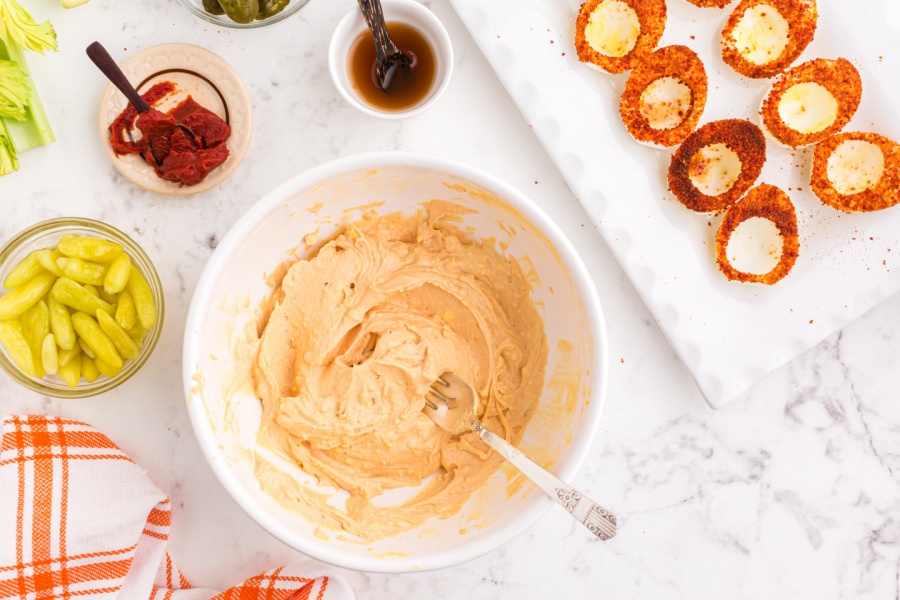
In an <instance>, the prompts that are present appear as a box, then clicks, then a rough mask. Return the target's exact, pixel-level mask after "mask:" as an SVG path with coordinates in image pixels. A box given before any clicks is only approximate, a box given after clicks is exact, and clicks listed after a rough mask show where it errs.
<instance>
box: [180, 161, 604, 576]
mask: <svg viewBox="0 0 900 600" xmlns="http://www.w3.org/2000/svg"><path fill="white" fill-rule="evenodd" d="M432 199H443V200H449V201H453V202H456V203H459V204H462V205H464V206H466V207H469V208H472V209H474V210H475V211H476V212H475V213H473V214H470V215H467V216H466V217H465V218H464V222H463V224H462V226H463V227H468V226H470V227H472V229H473V231H474V232H475V235H476V236H478V237H480V238H487V237H493V238H495V239H496V240H497V241H498V245H499V244H508V246H507V247H506V252H507V253H508V254H509V255H510V256H513V257H515V258H517V259H519V260H521V261H522V262H523V264H524V266H525V272H526V273H528V272H529V270H530V265H533V274H534V275H535V276H536V277H535V278H534V279H535V281H534V289H533V299H534V301H535V302H536V304H537V307H538V311H539V312H540V313H541V316H542V317H543V319H544V325H545V330H546V335H547V342H548V347H549V349H550V353H549V358H548V363H547V374H546V378H545V381H546V385H545V390H544V394H543V396H542V397H541V402H540V405H539V408H538V411H537V413H536V414H535V416H534V418H533V419H532V421H531V422H530V424H529V426H528V428H527V430H526V432H525V436H524V438H523V440H522V442H521V443H520V444H519V447H520V448H521V449H522V450H524V451H525V452H526V453H529V454H531V455H532V456H533V457H534V458H535V459H536V460H538V462H541V463H544V464H546V465H550V466H551V470H552V471H553V472H554V473H556V475H558V476H559V477H561V478H562V479H564V480H565V479H569V480H571V479H574V477H575V474H576V472H577V471H578V468H579V467H580V466H581V464H582V462H583V461H584V459H585V457H586V456H587V453H588V451H589V450H590V448H591V442H592V440H593V438H594V434H595V433H596V431H597V428H598V426H599V423H600V414H601V412H602V410H603V398H604V396H605V389H606V380H607V349H606V332H605V327H604V323H603V315H602V312H601V310H600V304H599V300H598V298H597V292H596V289H595V288H594V284H593V282H592V281H591V278H590V276H589V275H588V273H587V270H586V269H585V267H584V264H583V263H582V261H581V259H580V258H579V257H578V255H577V254H576V252H575V249H574V248H573V247H572V245H571V243H570V242H569V241H568V240H567V239H566V237H565V236H564V235H563V233H562V232H561V231H560V229H559V228H558V227H557V226H556V225H555V224H554V223H553V221H551V220H550V218H549V217H548V216H547V215H546V214H545V213H544V212H543V211H541V210H540V209H539V208H538V207H537V206H535V205H534V204H533V203H532V202H531V201H530V200H529V199H528V198H527V197H525V196H524V195H523V194H522V193H520V192H518V191H517V190H515V189H514V188H512V187H511V186H509V185H507V184H506V183H503V182H502V181H500V180H498V179H497V178H495V177H492V176H490V175H488V174H486V173H483V172H482V171H479V170H478V169H475V168H473V167H470V166H466V165H463V164H460V163H458V162H454V161H451V160H447V159H444V158H438V157H435V156H426V155H419V154H409V153H397V152H385V153H377V154H366V155H359V156H351V157H347V158H344V159H340V160H336V161H333V162H330V163H327V164H324V165H321V166H319V167H316V168H314V169H311V170H309V171H307V172H305V173H303V174H301V175H298V176H296V177H294V178H293V179H291V180H290V181H288V182H287V183H285V184H284V185H282V186H281V187H279V188H277V189H276V190H275V191H273V192H272V193H270V194H269V195H267V196H266V197H265V198H263V199H262V200H260V201H259V202H257V203H256V205H255V206H254V207H253V208H251V209H250V210H249V211H248V212H247V213H246V214H245V215H244V216H243V217H242V218H241V219H240V220H239V221H238V222H237V224H235V226H234V227H233V228H232V229H231V231H230V232H229V233H228V235H227V236H225V238H224V239H222V241H221V242H220V243H219V246H218V248H217V249H216V251H215V253H214V254H213V256H212V258H211V259H210V261H209V263H208V264H207V265H206V268H205V270H204V272H203V275H202V277H201V278H200V281H199V283H198V284H197V290H196V293H195V294H194V299H193V302H192V304H191V309H190V313H189V315H188V320H187V326H186V332H185V344H184V385H185V391H186V394H187V399H188V400H187V401H188V411H189V413H190V417H191V422H192V423H193V427H194V432H195V433H196V435H197V439H198V440H199V442H200V447H201V448H202V449H203V452H204V454H205V455H206V458H207V460H209V463H210V465H211V466H212V468H213V470H214V471H215V473H216V475H217V476H218V478H219V480H220V481H221V482H222V484H223V485H224V486H225V488H226V489H227V490H228V492H229V493H230V494H231V495H232V496H233V497H234V498H235V500H236V501H237V502H238V504H239V505H240V506H241V507H242V508H243V509H244V510H245V511H246V512H247V514H249V515H250V516H251V517H252V518H253V519H254V520H256V522H257V523H259V524H260V525H262V526H263V527H264V528H265V529H267V530H268V531H269V532H270V533H271V534H272V535H274V536H275V537H277V538H279V539H280V540H281V541H283V542H284V543H286V544H288V545H289V546H291V547H293V548H295V549H297V550H299V551H300V552H303V553H305V554H308V555H310V556H313V557H315V558H318V559H320V560H323V561H326V562H329V563H332V564H334V565H338V566H342V567H346V568H350V569H357V570H360V571H377V572H392V573H396V572H408V571H416V570H426V569H437V568H442V567H447V566H450V565H454V564H458V563H461V562H464V561H467V560H471V559H473V558H475V557H477V556H480V555H482V554H485V553H487V552H490V551H491V550H493V549H495V548H497V547H499V546H501V545H502V544H504V543H505V542H507V541H509V540H510V539H512V538H513V537H515V536H516V535H518V534H520V533H521V532H523V531H524V530H525V529H527V528H528V527H529V526H530V525H531V524H532V523H533V522H534V521H536V520H537V518H538V517H540V516H541V514H542V513H543V512H544V511H545V510H547V509H548V508H549V507H550V506H552V505H553V502H552V501H551V500H550V499H549V498H547V497H546V496H545V495H544V494H543V492H541V491H540V490H539V489H537V488H535V487H534V486H533V485H532V484H530V483H526V484H525V485H522V486H520V487H518V488H517V487H515V486H512V487H510V481H511V480H512V479H513V478H514V477H515V476H516V474H517V471H515V470H514V469H513V468H512V467H511V466H510V465H506V466H505V467H504V468H503V469H501V470H500V471H498V472H497V473H495V474H494V476H493V478H492V479H491V480H489V481H488V483H487V484H486V485H485V486H484V487H483V488H482V489H481V490H479V491H478V492H476V493H475V494H474V495H473V496H472V498H471V499H470V501H469V502H468V503H467V504H466V505H465V507H464V508H463V510H462V511H461V512H460V513H459V514H457V515H455V516H453V517H451V518H449V519H444V520H440V519H436V518H435V519H430V520H428V521H427V522H426V523H425V524H424V525H422V526H420V527H418V528H416V529H413V530H411V531H409V532H407V533H404V534H402V535H399V536H396V537H392V538H387V539H383V540H380V541H377V542H375V543H371V544H362V543H357V542H353V541H349V540H346V539H343V538H344V536H339V535H338V534H337V533H336V532H330V531H328V530H319V531H317V525H318V524H317V523H315V522H311V521H308V520H306V519H304V518H303V517H301V516H300V515H299V514H297V513H294V512H292V511H289V510H286V509H285V508H283V507H282V506H281V505H280V504H279V503H278V502H276V501H275V500H274V499H273V498H272V497H270V496H269V495H267V494H266V493H265V492H263V491H262V490H261V489H260V485H259V483H258V481H257V479H256V477H255V476H254V456H255V455H257V454H259V455H266V456H268V457H269V458H272V457H271V452H268V451H267V449H266V448H262V447H260V446H259V445H258V444H257V442H256V432H257V430H258V428H259V423H260V415H261V408H260V403H259V401H258V400H257V399H256V397H255V396H254V394H253V389H252V380H251V377H250V373H249V369H248V365H249V364H250V361H249V360H248V357H247V354H248V352H247V351H246V347H247V346H246V345H245V344H243V343H242V341H241V340H242V339H245V338H244V332H245V331H246V329H247V327H252V326H253V322H254V319H255V317H256V316H257V314H258V312H257V311H258V307H259V306H260V303H261V302H262V301H263V300H264V299H265V298H266V297H267V296H268V295H269V294H270V293H271V291H272V288H271V287H270V286H269V285H268V284H267V283H266V280H265V279H266V277H265V276H266V274H269V273H272V272H273V271H275V270H276V268H277V267H278V266H279V264H281V263H284V262H285V261H286V260H289V259H290V258H291V256H292V255H293V254H292V253H296V254H297V255H299V256H300V257H302V256H304V255H306V254H307V253H308V251H307V250H304V248H305V244H304V241H303V238H304V236H305V235H306V234H309V233H313V232H318V234H317V235H318V239H327V238H328V237H329V236H330V235H331V234H332V233H334V232H335V231H336V230H337V229H338V228H340V227H341V226H342V225H344V224H347V223H349V222H351V221H354V220H356V219H358V218H359V217H360V216H361V214H362V211H363V210H365V208H366V205H369V207H368V208H371V206H372V205H371V203H373V202H383V203H384V204H383V205H380V206H379V208H378V209H377V210H378V212H379V213H380V214H386V213H389V212H396V211H402V212H403V213H405V214H411V213H413V212H415V211H416V210H418V209H420V208H421V203H422V202H425V201H427V200H432ZM307 241H313V240H312V239H310V238H308V239H307ZM313 247H315V243H313ZM500 247H502V246H500ZM241 350H244V351H243V352H241ZM272 460H274V461H275V462H278V460H277V458H272ZM281 464H282V467H283V469H284V470H285V471H286V472H288V473H290V474H292V475H293V476H294V477H295V478H296V479H298V480H300V481H302V482H305V483H306V484H307V485H315V480H314V479H313V478H311V477H310V476H308V475H307V474H305V473H303V472H302V471H301V470H300V469H299V468H296V467H295V466H294V465H292V464H289V462H288V461H281ZM322 489H326V490H327V488H322ZM511 490H512V493H510V491H511ZM333 491H334V490H333ZM395 491H396V490H395ZM400 491H401V492H402V491H403V490H400ZM335 492H336V493H335V496H334V498H335V500H334V501H335V502H340V501H341V498H342V497H343V496H342V495H341V493H340V492H337V491H335ZM343 494H344V496H346V493H345V492H344V493H343ZM407 496H408V494H407ZM507 496H509V497H507ZM558 510H561V509H558ZM323 533H324V535H323ZM317 534H318V535H317ZM561 534H562V532H561ZM325 538H327V539H325ZM548 543H554V542H553V540H548ZM557 543H560V544H562V539H561V538H560V539H559V540H557Z"/></svg>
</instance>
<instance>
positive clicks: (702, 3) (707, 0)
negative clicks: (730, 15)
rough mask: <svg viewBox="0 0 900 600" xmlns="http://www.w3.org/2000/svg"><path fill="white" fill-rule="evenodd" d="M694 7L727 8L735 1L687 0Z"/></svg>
mask: <svg viewBox="0 0 900 600" xmlns="http://www.w3.org/2000/svg"><path fill="white" fill-rule="evenodd" d="M687 1H688V2H690V3H691V4H693V5H694V6H699V7H700V8H725V7H726V6H728V5H729V4H731V2H733V1H734V0H687Z"/></svg>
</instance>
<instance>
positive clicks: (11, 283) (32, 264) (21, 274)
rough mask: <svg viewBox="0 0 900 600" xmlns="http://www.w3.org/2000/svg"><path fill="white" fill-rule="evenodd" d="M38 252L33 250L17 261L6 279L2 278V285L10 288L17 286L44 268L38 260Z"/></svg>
mask: <svg viewBox="0 0 900 600" xmlns="http://www.w3.org/2000/svg"><path fill="white" fill-rule="evenodd" d="M38 252H40V250H35V251H34V252H32V253H31V254H29V255H28V256H26V257H25V258H23V259H22V260H20V261H19V264H17V265H16V266H15V267H13V270H12V271H10V272H9V275H7V276H6V279H4V280H3V287H5V288H6V289H8V290H11V289H13V288H15V287H18V286H20V285H22V284H23V283H25V282H26V281H28V280H29V279H31V278H32V277H34V276H35V275H37V274H38V273H40V272H41V271H43V270H44V267H42V266H41V263H40V262H38Z"/></svg>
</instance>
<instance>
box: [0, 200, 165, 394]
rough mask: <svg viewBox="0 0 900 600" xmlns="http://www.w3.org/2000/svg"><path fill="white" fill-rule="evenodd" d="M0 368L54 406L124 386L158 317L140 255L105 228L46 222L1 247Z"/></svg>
mask: <svg viewBox="0 0 900 600" xmlns="http://www.w3.org/2000/svg"><path fill="white" fill-rule="evenodd" d="M0 286H2V287H0V368H2V369H3V370H4V371H6V373H7V374H8V375H9V376H10V377H12V378H13V379H15V380H16V381H17V382H18V383H20V384H22V385H23V386H25V387H27V388H29V389H31V390H33V391H35V392H38V393H39V394H44V395H47V396H54V397H57V398H84V397H87V396H94V395H96V394H100V393H102V392H105V391H108V390H111V389H112V388H114V387H116V386H118V385H120V384H122V383H124V382H125V381H126V380H128V379H129V378H130V377H131V376H132V375H134V374H135V373H137V372H138V370H140V368H141V367H142V366H143V365H144V363H145V362H147V359H148V358H149V357H150V355H151V354H152V353H153V349H154V348H155V347H156V343H157V341H159V336H160V333H161V331H162V323H163V316H164V311H165V304H164V297H163V291H162V284H161V283H160V280H159V275H158V274H157V272H156V269H155V268H154V266H153V263H152V262H150V257H148V256H147V253H146V252H144V250H143V249H142V248H141V247H140V246H138V245H137V243H135V241H134V240H132V239H131V238H130V237H128V236H127V235H125V234H124V233H122V232H121V231H119V230H118V229H116V228H115V227H111V226H110V225H107V224H105V223H101V222H99V221H93V220H91V219H83V218H78V217H70V218H61V219H52V220H50V221H44V222H43V223H38V224H37V225H33V226H32V227H29V228H28V229H26V230H24V231H22V232H20V233H18V234H17V235H15V236H14V237H13V238H12V239H11V240H10V241H8V242H7V243H6V245H4V246H3V248H2V249H0Z"/></svg>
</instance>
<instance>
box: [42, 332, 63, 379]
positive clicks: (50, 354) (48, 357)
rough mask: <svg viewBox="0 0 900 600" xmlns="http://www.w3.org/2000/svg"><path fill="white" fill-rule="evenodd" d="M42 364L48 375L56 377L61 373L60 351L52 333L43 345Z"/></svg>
mask: <svg viewBox="0 0 900 600" xmlns="http://www.w3.org/2000/svg"><path fill="white" fill-rule="evenodd" d="M41 362H42V363H43V365H44V372H45V373H47V375H55V374H56V372H57V371H59V350H58V349H57V346H56V338H55V337H53V334H52V333H48V334H47V336H46V337H45V338H44V341H43V343H42V344H41Z"/></svg>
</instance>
